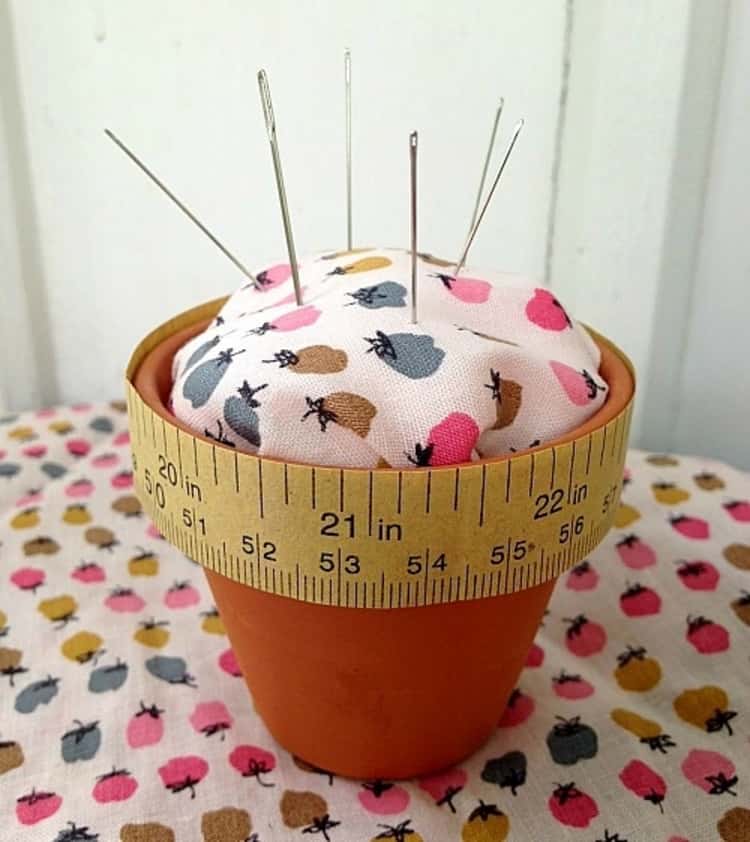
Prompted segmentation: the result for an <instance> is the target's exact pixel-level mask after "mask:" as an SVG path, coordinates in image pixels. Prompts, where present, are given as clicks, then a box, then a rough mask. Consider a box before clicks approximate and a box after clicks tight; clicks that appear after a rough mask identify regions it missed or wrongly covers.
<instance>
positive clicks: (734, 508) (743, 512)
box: [724, 500, 750, 523]
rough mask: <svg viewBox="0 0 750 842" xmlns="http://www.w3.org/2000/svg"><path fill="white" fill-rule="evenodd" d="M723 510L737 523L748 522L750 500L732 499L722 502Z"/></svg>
mask: <svg viewBox="0 0 750 842" xmlns="http://www.w3.org/2000/svg"><path fill="white" fill-rule="evenodd" d="M724 511H726V512H727V514H728V515H729V517H731V518H733V519H734V520H736V521H737V522H738V523H750V500H732V501H731V502H729V503H724Z"/></svg>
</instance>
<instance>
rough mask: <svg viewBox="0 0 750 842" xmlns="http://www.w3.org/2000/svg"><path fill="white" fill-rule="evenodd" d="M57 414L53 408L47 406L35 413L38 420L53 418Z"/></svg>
mask: <svg viewBox="0 0 750 842" xmlns="http://www.w3.org/2000/svg"><path fill="white" fill-rule="evenodd" d="M54 414H55V408H54V407H53V406H45V407H42V408H41V409H37V411H36V412H35V413H34V415H36V417H37V418H52V417H53V416H54Z"/></svg>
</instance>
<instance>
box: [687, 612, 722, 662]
mask: <svg viewBox="0 0 750 842" xmlns="http://www.w3.org/2000/svg"><path fill="white" fill-rule="evenodd" d="M687 623H688V628H687V633H686V634H685V637H686V639H687V641H688V643H690V644H691V645H692V646H693V647H694V648H695V649H696V650H697V651H698V652H700V653H701V655H715V654H717V653H718V652H726V651H727V649H729V632H728V631H727V630H726V629H725V628H724V626H722V625H720V624H719V623H715V622H714V621H713V620H708V619H707V618H706V617H692V616H689V617H688V619H687Z"/></svg>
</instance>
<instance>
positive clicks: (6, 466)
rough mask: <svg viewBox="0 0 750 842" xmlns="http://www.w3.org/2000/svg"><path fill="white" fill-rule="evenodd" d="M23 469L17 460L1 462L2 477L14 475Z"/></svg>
mask: <svg viewBox="0 0 750 842" xmlns="http://www.w3.org/2000/svg"><path fill="white" fill-rule="evenodd" d="M20 470H21V466H20V465H16V463H15V462H0V477H8V478H10V477H14V476H15V475H16V474H17V473H19V472H20Z"/></svg>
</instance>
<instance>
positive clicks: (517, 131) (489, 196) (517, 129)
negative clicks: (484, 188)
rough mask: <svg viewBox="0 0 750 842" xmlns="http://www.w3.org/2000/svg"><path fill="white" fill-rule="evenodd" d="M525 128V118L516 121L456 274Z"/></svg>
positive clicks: (455, 273)
mask: <svg viewBox="0 0 750 842" xmlns="http://www.w3.org/2000/svg"><path fill="white" fill-rule="evenodd" d="M522 128H523V120H519V121H518V123H516V127H515V129H514V130H513V137H511V139H510V143H509V144H508V148H507V149H506V150H505V155H504V156H503V160H502V162H501V163H500V168H499V169H498V171H497V175H496V176H495V180H494V181H493V182H492V187H490V191H489V193H488V194H487V198H486V199H485V200H484V204H483V205H482V209H481V211H479V216H478V217H477V220H476V222H475V223H474V225H473V226H472V228H471V231H470V232H469V237H468V239H467V240H466V245H465V246H464V250H463V252H462V254H461V257H460V259H459V261H458V263H456V271H455V272H454V276H455V277H458V273H459V272H460V271H461V269H463V266H464V263H466V257H467V255H468V254H469V249H470V248H471V244H472V243H473V242H474V237H476V235H477V231H478V230H479V226H480V225H481V224H482V220H483V219H484V215H485V213H486V212H487V207H488V206H489V204H490V201H491V200H492V196H493V194H494V193H495V188H496V187H497V185H498V182H499V181H500V178H501V176H502V174H503V171H504V170H505V165H506V164H507V163H508V159H509V158H510V155H511V152H513V147H514V146H515V145H516V141H517V140H518V135H519V134H521V129H522Z"/></svg>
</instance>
